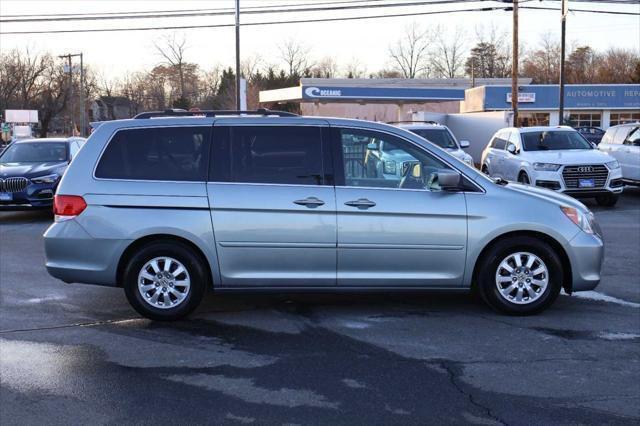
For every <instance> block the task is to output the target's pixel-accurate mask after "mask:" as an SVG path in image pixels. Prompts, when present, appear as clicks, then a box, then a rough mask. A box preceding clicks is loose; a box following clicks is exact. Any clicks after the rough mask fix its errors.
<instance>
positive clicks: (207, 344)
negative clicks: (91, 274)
mask: <svg viewBox="0 0 640 426" xmlns="http://www.w3.org/2000/svg"><path fill="white" fill-rule="evenodd" d="M588 205H589V207H590V208H592V209H593V210H594V211H595V213H596V216H597V219H598V221H599V223H600V224H601V227H602V228H603V232H604V237H605V241H606V245H607V248H606V259H605V264H604V270H603V280H602V283H601V284H600V286H599V287H598V288H597V289H596V291H595V292H588V293H583V294H579V295H577V296H572V297H569V296H566V295H563V296H561V297H560V298H559V300H558V301H557V302H556V304H555V305H554V306H553V307H552V308H551V309H550V310H548V311H546V312H544V313H543V314H541V315H538V316H534V317H524V318H518V317H505V316H500V315H497V314H495V313H493V312H491V311H489V310H488V308H486V307H485V306H484V305H482V304H480V303H477V302H476V301H475V300H474V299H473V298H472V297H471V296H467V295H455V294H454V295H446V294H419V295H415V294H410V295H408V294H404V295H366V296H363V295H304V296H291V295H272V296H250V297H248V296H242V297H241V296H214V295H212V294H211V295H209V296H208V298H207V301H206V302H205V303H204V304H203V306H202V307H201V308H200V309H199V310H198V311H197V313H196V314H195V315H193V316H192V318H191V319H190V320H188V321H182V322H178V323H171V324H164V323H162V324H159V323H154V322H151V321H148V320H145V319H141V318H140V317H138V316H137V315H136V314H135V312H134V311H133V310H132V309H131V308H130V307H129V305H128V303H127V301H126V299H125V296H124V293H123V292H122V291H121V290H120V289H113V288H103V287H95V286H84V285H66V284H63V283H62V282H59V281H56V280H54V279H53V278H51V277H49V276H48V274H47V273H46V270H45V268H44V265H43V264H44V253H43V245H42V240H41V236H42V233H43V232H44V230H45V229H46V227H47V226H48V222H49V221H50V220H51V218H50V217H49V216H48V214H46V213H42V212H41V213H37V212H5V213H0V309H1V310H0V378H1V388H0V422H1V423H2V424H3V425H9V424H32V423H38V424H41V423H42V421H43V419H46V422H47V423H49V424H78V423H91V424H123V423H127V424H129V423H138V424H151V423H153V424H196V423H214V424H403V425H405V424H425V423H444V422H446V423H467V424H469V423H470V424H480V425H494V424H516V425H517V424H523V425H524V424H584V423H588V424H627V423H633V422H638V421H640V260H639V258H640V190H638V189H627V190H626V191H625V194H624V195H623V197H622V198H621V200H620V202H619V203H618V205H617V206H616V207H615V208H599V207H597V206H596V205H595V203H591V202H589V203H588Z"/></svg>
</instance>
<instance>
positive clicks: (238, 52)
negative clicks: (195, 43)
mask: <svg viewBox="0 0 640 426" xmlns="http://www.w3.org/2000/svg"><path fill="white" fill-rule="evenodd" d="M236 110H238V111H240V0H236Z"/></svg>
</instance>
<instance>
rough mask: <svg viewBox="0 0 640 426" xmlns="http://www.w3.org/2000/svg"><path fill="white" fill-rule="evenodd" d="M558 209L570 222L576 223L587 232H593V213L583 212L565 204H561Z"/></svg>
mask: <svg viewBox="0 0 640 426" xmlns="http://www.w3.org/2000/svg"><path fill="white" fill-rule="evenodd" d="M560 209H561V210H562V212H563V213H564V214H565V216H567V217H568V218H569V220H570V221H571V222H573V223H575V224H576V225H578V227H579V228H580V229H582V230H583V231H584V232H586V233H587V234H593V224H594V220H595V218H594V217H593V213H591V212H588V213H583V212H582V211H580V210H578V209H576V208H574V207H567V206H562V207H560Z"/></svg>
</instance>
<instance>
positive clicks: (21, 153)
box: [0, 142, 68, 163]
mask: <svg viewBox="0 0 640 426" xmlns="http://www.w3.org/2000/svg"><path fill="white" fill-rule="evenodd" d="M67 158H68V152H67V143H66V142H17V143H13V144H11V145H9V147H8V148H7V149H6V150H5V151H4V152H3V153H2V156H0V163H57V162H61V161H67Z"/></svg>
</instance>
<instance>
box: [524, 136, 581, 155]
mask: <svg viewBox="0 0 640 426" xmlns="http://www.w3.org/2000/svg"><path fill="white" fill-rule="evenodd" d="M522 143H523V145H524V150H525V151H554V150H561V149H593V147H592V146H591V144H590V143H589V142H587V141H586V139H585V138H583V137H582V136H580V134H579V133H578V132H568V131H543V132H524V133H522Z"/></svg>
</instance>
